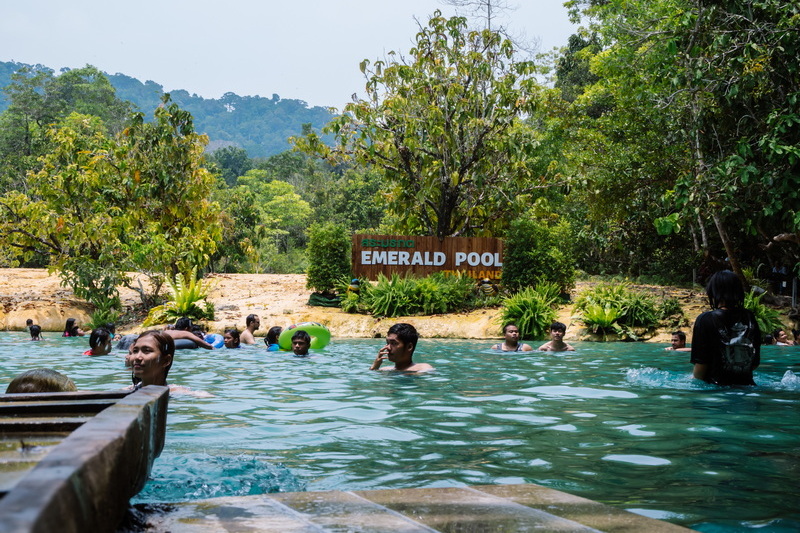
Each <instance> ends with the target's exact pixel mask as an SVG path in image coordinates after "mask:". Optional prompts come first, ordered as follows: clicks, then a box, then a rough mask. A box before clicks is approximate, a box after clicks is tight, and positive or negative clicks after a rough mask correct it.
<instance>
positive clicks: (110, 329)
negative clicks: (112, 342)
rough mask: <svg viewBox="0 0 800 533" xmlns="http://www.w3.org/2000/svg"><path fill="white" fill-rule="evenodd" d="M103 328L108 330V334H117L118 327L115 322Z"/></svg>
mask: <svg viewBox="0 0 800 533" xmlns="http://www.w3.org/2000/svg"><path fill="white" fill-rule="evenodd" d="M103 327H104V328H106V329H107V330H108V332H109V333H111V334H112V335H113V334H114V333H116V332H117V325H116V324H114V323H113V322H109V323H108V324H105V325H104V326H103Z"/></svg>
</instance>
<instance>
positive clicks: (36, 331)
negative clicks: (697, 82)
mask: <svg viewBox="0 0 800 533" xmlns="http://www.w3.org/2000/svg"><path fill="white" fill-rule="evenodd" d="M30 333H31V338H32V339H35V338H36V337H38V336H39V335H41V333H42V326H37V325H36V324H34V325H32V326H31V327H30Z"/></svg>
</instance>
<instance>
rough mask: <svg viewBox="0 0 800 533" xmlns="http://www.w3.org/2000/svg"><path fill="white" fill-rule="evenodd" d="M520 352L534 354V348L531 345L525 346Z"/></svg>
mask: <svg viewBox="0 0 800 533" xmlns="http://www.w3.org/2000/svg"><path fill="white" fill-rule="evenodd" d="M520 351H522V352H532V351H533V348H531V345H530V344H523V345H522V347H520Z"/></svg>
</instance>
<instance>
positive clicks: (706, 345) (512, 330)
mask: <svg viewBox="0 0 800 533" xmlns="http://www.w3.org/2000/svg"><path fill="white" fill-rule="evenodd" d="M706 293H707V295H708V298H709V303H710V305H711V308H712V311H708V312H705V313H703V314H701V315H700V316H699V317H698V319H697V321H696V322H695V328H694V334H693V339H692V340H693V343H692V347H690V346H687V344H686V334H685V333H684V332H683V331H674V332H672V335H671V343H670V346H668V347H667V348H665V349H666V350H669V351H675V352H690V353H691V360H690V362H691V363H692V364H693V365H694V371H693V376H694V377H695V378H698V379H702V380H705V381H709V382H712V383H718V384H745V385H747V384H753V381H752V371H753V370H754V369H755V368H756V367H757V366H758V363H759V361H760V346H761V345H762V344H775V345H777V346H792V345H800V331H792V333H793V336H794V340H793V342H790V341H789V339H788V335H787V334H786V331H785V330H784V329H777V330H775V331H773V332H772V333H771V334H769V335H766V336H764V337H762V336H761V332H760V330H759V329H758V325H757V323H756V322H755V318H754V317H753V315H752V313H750V312H749V311H747V310H745V309H744V307H743V300H744V291H743V288H742V285H741V282H740V281H739V280H738V278H737V277H736V276H735V275H734V274H733V273H732V272H729V271H724V272H719V273H717V274H715V275H714V276H712V278H711V279H710V281H709V284H708V286H707V288H706ZM737 324H750V325H749V326H748V327H747V331H746V334H747V337H748V339H747V340H748V345H749V346H750V347H751V348H750V349H751V352H752V354H751V356H750V362H749V363H748V365H749V367H748V368H747V369H745V372H744V374H745V376H744V377H741V376H740V377H736V378H735V379H734V381H733V382H732V381H731V379H733V378H731V376H729V375H728V376H726V374H725V373H726V372H727V370H725V368H724V364H723V362H722V360H721V357H723V350H721V349H720V348H719V346H720V345H721V344H720V339H719V336H720V334H721V332H723V331H724V329H725V328H730V327H733V326H734V325H737ZM260 326H261V321H260V319H259V317H258V316H257V315H255V314H251V315H248V316H247V317H246V319H245V328H244V330H243V331H240V330H238V329H237V328H226V329H225V330H224V335H223V336H222V341H223V345H224V347H225V348H228V349H238V348H241V347H242V345H255V344H256V343H257V342H256V337H255V333H256V331H258V329H259V328H260ZM27 329H28V331H29V332H30V335H31V340H34V341H36V340H41V338H42V333H41V327H39V326H38V325H36V324H34V323H33V321H32V320H28V321H27ZM566 329H567V328H566V325H565V324H563V323H561V322H553V323H552V324H551V325H550V328H549V333H550V340H549V341H548V342H546V343H544V344H542V345H541V346H539V347H538V348H537V350H538V351H549V352H568V351H574V350H575V348H574V347H573V346H571V345H570V344H568V343H566V342H564V335H565V334H566ZM292 331H293V332H294V333H293V334H292V336H291V352H292V353H293V355H294V356H296V357H307V356H309V355H310V354H309V349H310V347H311V341H312V337H311V335H309V333H308V332H306V331H304V330H303V329H300V328H299V327H298V328H296V329H294V330H292ZM502 331H503V341H502V342H501V343H498V344H495V345H493V346H491V349H492V350H495V351H502V352H529V351H533V348H532V347H531V346H530V345H529V344H526V343H523V342H520V330H519V327H518V326H517V325H516V324H506V325H504V326H503V330H502ZM282 332H283V329H282V328H281V327H280V326H275V327H271V328H269V329H268V330H267V332H266V336H265V337H264V343H265V345H266V348H267V350H268V351H278V350H280V345H279V344H280V343H279V338H280V336H281V333H282ZM86 334H87V333H86V332H85V331H83V330H82V329H81V328H80V324H79V323H78V322H77V321H76V320H75V319H74V318H70V319H68V320H67V321H66V324H65V325H64V332H63V334H62V336H64V337H81V336H84V335H86ZM114 340H119V342H118V344H117V348H118V349H122V350H126V349H127V350H128V353H127V356H126V363H127V365H128V366H130V367H131V371H132V381H133V386H134V387H141V386H146V385H151V384H153V385H166V384H167V381H166V378H167V374H168V373H169V369H170V368H171V366H172V362H173V360H174V357H175V349H176V342H180V343H184V342H186V341H191V343H193V345H192V347H199V348H204V349H213V348H214V346H212V344H211V343H210V342H209V338H208V337H207V336H206V333H205V331H203V329H202V328H201V327H199V326H197V325H195V324H193V323H192V321H191V320H190V319H188V318H181V319H178V320H177V321H176V322H175V324H174V325H172V326H168V327H167V328H165V329H163V330H153V331H146V332H144V333H142V334H140V335H135V334H134V335H126V336H124V337H122V338H119V337H118V336H116V335H115V328H114V325H113V324H107V325H104V326H100V327H96V328H94V329H93V330H92V331H91V332H89V349H88V350H86V351H85V352H84V355H88V356H100V355H106V354H109V353H110V352H111V351H112V341H114ZM418 340H419V335H418V333H417V330H416V329H415V328H414V326H412V325H411V324H406V323H398V324H395V325H393V326H392V327H391V328H389V331H388V333H387V335H386V343H385V345H384V346H383V347H381V348H380V349H379V350H378V354H377V356H376V358H375V360H374V361H373V363H372V365H371V366H370V370H396V371H401V372H427V371H430V370H433V367H432V366H431V365H429V364H427V363H415V362H414V360H413V355H414V351H415V349H416V347H417V343H418ZM723 344H724V343H723ZM386 361H389V362H390V363H393V366H388V365H387V366H384V362H386ZM20 377H21V376H20ZM28 377H29V378H30V376H28ZM33 377H35V378H36V379H38V380H39V381H42V382H44V383H48V384H50V385H52V386H60V387H68V386H69V384H68V383H67V381H64V380H61V379H56V378H54V377H53V376H52V375H51V376H50V378H53V379H44V378H43V376H42V375H41V373H34V376H33ZM23 381H24V380H23ZM13 383H15V386H14V387H11V386H9V391H11V390H12V389H15V390H17V389H19V390H22V391H26V390H27V389H24V388H20V387H22V386H21V385H20V384H19V383H17V380H15V381H14V382H13ZM69 383H71V382H69ZM53 384H55V385H53ZM72 386H73V387H74V384H73V385H72ZM63 390H68V389H67V388H65V389H63ZM7 392H8V391H7Z"/></svg>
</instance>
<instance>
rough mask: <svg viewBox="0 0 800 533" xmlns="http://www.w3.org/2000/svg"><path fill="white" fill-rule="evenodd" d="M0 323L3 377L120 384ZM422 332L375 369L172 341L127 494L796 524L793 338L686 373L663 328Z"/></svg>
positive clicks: (114, 368)
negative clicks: (165, 413)
mask: <svg viewBox="0 0 800 533" xmlns="http://www.w3.org/2000/svg"><path fill="white" fill-rule="evenodd" d="M56 335H57V334H55V333H49V334H47V333H46V334H45V340H44V341H42V342H38V343H35V342H30V341H28V340H27V338H28V337H27V336H26V335H25V334H23V333H14V332H10V333H4V334H2V335H0V338H2V340H3V342H2V343H0V361H2V363H1V366H0V384H2V387H3V389H4V388H5V386H6V385H7V383H8V382H9V381H10V380H11V379H12V378H13V376H15V375H16V374H18V373H19V372H22V371H24V370H28V369H31V368H37V367H51V368H54V369H56V370H58V371H60V372H63V373H65V374H67V375H69V376H70V377H71V378H72V379H73V380H74V381H75V383H76V384H77V386H78V388H79V389H87V390H101V389H110V388H118V387H122V386H126V385H127V384H129V383H130V374H129V373H128V372H126V371H125V369H124V364H123V357H122V354H121V353H120V352H115V353H113V354H112V355H110V356H105V357H95V358H89V357H84V356H81V355H79V354H80V353H82V352H83V350H85V349H86V345H87V344H88V339H87V338H83V339H80V338H78V339H70V338H66V339H65V338H61V337H57V336H56ZM490 344H491V343H490V342H489V341H484V342H480V341H478V342H476V341H463V340H440V339H422V340H421V341H420V344H419V348H418V350H417V356H416V357H415V360H418V361H422V362H427V363H431V364H432V365H434V366H435V367H436V371H435V372H432V373H428V374H422V375H402V374H394V373H387V372H371V371H369V370H367V369H368V367H369V365H370V363H371V362H372V360H373V359H374V357H375V353H376V352H377V350H378V348H379V347H380V346H381V345H382V344H381V341H380V340H377V339H375V340H362V339H335V341H334V343H332V344H331V345H329V346H328V347H327V348H326V349H325V350H324V351H321V352H319V353H318V354H316V355H314V356H313V357H310V358H295V357H292V356H291V355H287V354H285V353H275V352H266V351H265V349H264V348H263V345H259V346H257V347H255V348H244V349H241V350H224V349H223V350H214V351H206V350H183V351H179V352H178V353H177V357H176V360H175V364H174V365H173V368H172V371H171V372H170V382H171V383H176V384H180V385H184V386H188V387H190V388H192V389H195V390H202V391H206V392H208V393H210V394H212V395H213V397H209V398H197V397H193V396H185V395H176V396H173V397H172V398H171V399H170V410H169V417H168V433H167V439H166V447H165V449H164V453H163V454H162V456H161V457H160V458H159V459H157V460H156V464H155V466H154V470H153V475H152V481H150V482H149V483H148V485H147V487H145V490H144V491H143V492H142V493H141V494H140V495H139V496H138V501H176V500H182V499H196V498H206V497H213V496H225V495H228V496H229V495H245V494H258V493H263V492H275V491H292V490H358V489H394V488H412V487H446V486H461V485H472V484H504V483H538V484H542V485H545V486H548V487H552V488H555V489H558V490H563V491H566V492H570V493H572V494H576V495H579V496H583V497H586V498H591V499H594V500H598V501H601V502H604V503H609V504H612V505H615V506H618V507H621V508H624V509H627V510H630V511H633V512H637V513H640V514H644V515H647V516H650V517H654V518H660V519H665V520H668V521H671V522H675V523H678V524H681V525H685V526H688V527H691V528H694V529H698V530H701V531H708V532H712V531H713V532H716V531H741V530H749V529H758V530H759V531H769V532H783V531H797V530H799V529H800V484H799V483H798V478H800V460H799V459H800V431H799V430H800V409H799V408H800V347H797V348H795V347H789V348H779V347H772V346H770V347H765V348H764V349H763V353H762V365H761V368H760V369H759V370H758V371H757V373H756V382H757V384H758V386H757V387H753V388H740V389H735V388H731V389H726V388H718V387H714V386H710V385H706V384H703V383H700V382H697V381H695V380H692V379H691V377H690V365H689V364H688V363H687V361H688V357H689V354H686V353H680V354H674V353H670V352H665V351H664V350H663V347H664V345H655V344H641V343H606V344H601V343H577V344H576V347H577V351H576V352H566V353H557V354H554V353H545V352H527V353H506V354H503V353H496V352H491V351H489V350H487V349H486V348H487V347H488V346H490Z"/></svg>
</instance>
